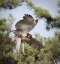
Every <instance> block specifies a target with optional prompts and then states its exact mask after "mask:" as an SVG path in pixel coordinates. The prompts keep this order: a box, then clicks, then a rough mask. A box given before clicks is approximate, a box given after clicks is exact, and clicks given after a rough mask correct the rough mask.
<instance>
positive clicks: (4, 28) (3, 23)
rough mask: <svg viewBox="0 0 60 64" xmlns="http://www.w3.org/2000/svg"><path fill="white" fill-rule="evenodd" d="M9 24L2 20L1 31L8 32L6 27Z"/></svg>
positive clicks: (0, 20)
mask: <svg viewBox="0 0 60 64" xmlns="http://www.w3.org/2000/svg"><path fill="white" fill-rule="evenodd" d="M6 24H7V23H6V19H5V18H4V19H0V31H3V32H4V31H5V30H6V28H7V25H6Z"/></svg>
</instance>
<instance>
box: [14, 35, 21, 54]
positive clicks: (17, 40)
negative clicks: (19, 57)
mask: <svg viewBox="0 0 60 64" xmlns="http://www.w3.org/2000/svg"><path fill="white" fill-rule="evenodd" d="M15 43H16V50H17V53H20V48H21V38H19V37H18V36H15Z"/></svg>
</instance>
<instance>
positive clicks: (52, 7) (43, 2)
mask: <svg viewBox="0 0 60 64" xmlns="http://www.w3.org/2000/svg"><path fill="white" fill-rule="evenodd" d="M31 1H32V2H33V3H34V4H35V5H36V6H38V7H42V8H43V9H47V10H48V11H49V12H50V14H51V15H52V17H55V16H56V15H57V10H58V6H57V1H58V0H31ZM9 13H11V14H12V15H13V16H14V17H15V21H14V24H13V27H12V29H13V30H15V24H16V22H17V21H19V20H21V19H22V17H23V15H24V14H31V15H32V16H33V17H34V18H35V19H36V17H35V16H34V12H33V11H32V10H31V9H30V8H28V7H27V6H26V3H23V5H22V6H18V7H17V8H15V9H12V10H3V9H2V10H1V11H0V18H7V17H8V15H9ZM45 26H46V25H45V21H44V20H43V19H40V20H39V22H38V24H37V25H36V26H35V28H34V29H33V30H31V31H30V33H31V34H32V35H33V37H34V34H35V33H39V34H40V35H41V36H42V37H52V36H53V35H54V31H57V30H59V29H51V30H50V31H46V29H45Z"/></svg>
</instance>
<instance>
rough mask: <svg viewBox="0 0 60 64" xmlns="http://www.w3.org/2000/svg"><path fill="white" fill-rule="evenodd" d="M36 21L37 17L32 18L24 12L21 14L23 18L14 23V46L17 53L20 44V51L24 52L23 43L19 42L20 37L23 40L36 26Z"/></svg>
mask: <svg viewBox="0 0 60 64" xmlns="http://www.w3.org/2000/svg"><path fill="white" fill-rule="evenodd" d="M37 23H38V19H36V20H34V18H33V17H32V16H31V15H30V14H25V15H24V16H23V19H22V20H20V21H18V22H17V23H16V25H15V27H16V30H15V32H14V33H15V40H16V48H17V51H18V53H19V48H20V46H22V52H23V53H24V44H23V43H22V42H21V40H22V38H23V40H25V37H26V36H27V34H28V33H29V32H30V31H31V30H32V29H33V28H34V27H35V26H36V24H37ZM18 36H19V37H18ZM27 39H29V38H27Z"/></svg>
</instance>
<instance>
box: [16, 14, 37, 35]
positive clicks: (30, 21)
mask: <svg viewBox="0 0 60 64" xmlns="http://www.w3.org/2000/svg"><path fill="white" fill-rule="evenodd" d="M37 23H38V19H36V20H34V18H33V17H32V16H31V15H29V14H25V15H24V16H23V19H22V20H20V21H18V22H17V23H16V25H15V27H16V31H15V34H20V33H29V32H30V31H31V30H32V29H33V28H34V27H35V26H36V24H37Z"/></svg>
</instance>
